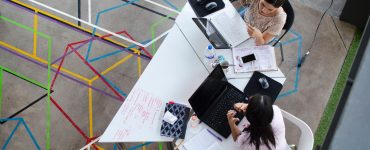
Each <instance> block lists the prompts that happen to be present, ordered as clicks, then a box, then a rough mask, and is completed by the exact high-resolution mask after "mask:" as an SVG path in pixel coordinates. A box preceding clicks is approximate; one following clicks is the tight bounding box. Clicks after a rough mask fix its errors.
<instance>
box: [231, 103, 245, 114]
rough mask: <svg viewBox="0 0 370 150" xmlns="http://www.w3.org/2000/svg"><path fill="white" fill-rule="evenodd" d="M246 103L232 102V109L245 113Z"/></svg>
mask: <svg viewBox="0 0 370 150" xmlns="http://www.w3.org/2000/svg"><path fill="white" fill-rule="evenodd" d="M247 107H248V104H245V103H236V104H234V109H235V110H236V111H238V112H241V113H245V112H246V111H247Z"/></svg>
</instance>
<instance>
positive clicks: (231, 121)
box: [227, 110, 239, 125]
mask: <svg viewBox="0 0 370 150" xmlns="http://www.w3.org/2000/svg"><path fill="white" fill-rule="evenodd" d="M235 114H236V111H235V110H229V111H228V112H227V120H228V121H229V124H230V125H233V124H235V123H236V122H238V121H239V119H238V118H234V116H235Z"/></svg>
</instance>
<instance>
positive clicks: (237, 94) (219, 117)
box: [189, 65, 247, 138]
mask: <svg viewBox="0 0 370 150" xmlns="http://www.w3.org/2000/svg"><path fill="white" fill-rule="evenodd" d="M238 102H245V103H246V102H247V101H246V96H245V94H244V93H243V92H242V91H240V90H239V89H237V88H236V87H235V86H233V85H232V84H230V83H229V82H227V79H226V76H225V74H224V72H223V70H222V68H221V66H220V65H218V66H217V67H216V68H215V69H214V70H213V71H212V72H211V74H209V75H208V77H207V78H206V79H205V80H204V81H203V83H202V84H201V85H200V86H199V88H198V89H197V90H196V91H195V93H194V94H193V95H192V96H191V97H190V99H189V103H190V105H191V107H192V108H193V110H194V112H195V114H197V116H198V118H199V119H200V120H201V121H202V122H204V123H205V124H207V125H208V126H209V127H211V128H212V129H213V130H215V131H216V132H217V133H219V134H220V135H222V136H223V137H225V138H227V137H228V136H229V135H230V134H231V130H230V126H229V124H228V121H227V117H226V114H227V111H229V110H230V109H233V105H234V104H235V103H238ZM243 116H244V115H243V114H241V113H238V114H237V115H236V116H235V117H236V118H239V119H240V120H242V118H243Z"/></svg>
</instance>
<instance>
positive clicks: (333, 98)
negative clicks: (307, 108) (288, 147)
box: [314, 30, 363, 148]
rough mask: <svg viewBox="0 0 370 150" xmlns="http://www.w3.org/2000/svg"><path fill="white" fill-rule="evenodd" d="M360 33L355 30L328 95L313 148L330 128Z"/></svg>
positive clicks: (355, 52) (323, 138)
mask: <svg viewBox="0 0 370 150" xmlns="http://www.w3.org/2000/svg"><path fill="white" fill-rule="evenodd" d="M362 32H363V31H360V30H357V31H356V33H355V35H354V37H353V40H352V43H351V46H350V48H349V50H348V52H347V56H346V58H345V60H344V63H343V66H342V69H341V71H340V73H339V75H338V78H337V81H336V82H335V85H334V88H333V91H332V93H331V95H330V98H329V101H328V103H327V104H326V108H325V110H324V113H323V115H322V117H321V120H320V123H319V126H318V128H317V130H316V132H315V144H314V146H315V147H316V146H317V145H322V144H323V142H324V140H325V137H326V134H327V132H328V129H329V127H330V124H331V121H332V119H333V116H334V113H335V111H336V109H337V105H338V102H339V99H340V97H341V96H342V92H343V90H344V87H345V85H346V82H347V78H348V75H349V72H350V71H351V67H352V63H353V61H354V59H355V57H356V54H357V49H358V46H359V44H360V40H361V36H362ZM315 147H314V148H315Z"/></svg>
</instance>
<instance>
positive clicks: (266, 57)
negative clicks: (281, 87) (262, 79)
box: [232, 45, 278, 73]
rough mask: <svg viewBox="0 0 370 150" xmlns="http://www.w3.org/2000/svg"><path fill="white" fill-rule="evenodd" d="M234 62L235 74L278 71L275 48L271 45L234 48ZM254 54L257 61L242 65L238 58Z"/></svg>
mask: <svg viewBox="0 0 370 150" xmlns="http://www.w3.org/2000/svg"><path fill="white" fill-rule="evenodd" d="M232 51H233V61H234V64H235V67H234V71H235V72H237V73H238V72H253V71H273V70H278V67H277V65H276V57H275V50H274V47H272V46H270V45H263V46H254V47H244V48H242V47H241V48H234V49H232ZM250 54H254V56H255V57H256V60H254V61H251V62H248V63H242V62H240V60H238V57H243V56H246V55H250Z"/></svg>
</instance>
